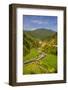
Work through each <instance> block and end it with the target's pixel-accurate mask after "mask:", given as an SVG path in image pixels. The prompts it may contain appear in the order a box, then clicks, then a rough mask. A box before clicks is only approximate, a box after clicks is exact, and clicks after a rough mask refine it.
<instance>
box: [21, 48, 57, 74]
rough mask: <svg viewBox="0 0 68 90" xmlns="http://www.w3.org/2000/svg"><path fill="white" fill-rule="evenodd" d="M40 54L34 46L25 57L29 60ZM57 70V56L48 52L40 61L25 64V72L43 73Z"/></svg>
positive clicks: (25, 59)
mask: <svg viewBox="0 0 68 90" xmlns="http://www.w3.org/2000/svg"><path fill="white" fill-rule="evenodd" d="M38 55H39V52H38V50H37V49H35V48H33V49H31V50H30V53H29V54H28V55H26V56H25V57H24V61H29V60H31V59H32V58H36V57H37V56H38ZM55 72H57V56H56V55H53V54H47V56H45V57H44V58H43V59H41V60H39V61H38V62H36V61H35V62H32V63H29V64H24V67H23V74H42V73H55Z"/></svg>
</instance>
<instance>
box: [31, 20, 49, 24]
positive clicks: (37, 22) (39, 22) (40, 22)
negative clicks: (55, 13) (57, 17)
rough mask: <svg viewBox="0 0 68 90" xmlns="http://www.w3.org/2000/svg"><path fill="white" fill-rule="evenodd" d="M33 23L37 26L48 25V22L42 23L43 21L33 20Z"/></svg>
mask: <svg viewBox="0 0 68 90" xmlns="http://www.w3.org/2000/svg"><path fill="white" fill-rule="evenodd" d="M32 23H36V24H48V22H47V21H41V20H32Z"/></svg>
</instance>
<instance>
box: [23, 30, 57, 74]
mask: <svg viewBox="0 0 68 90" xmlns="http://www.w3.org/2000/svg"><path fill="white" fill-rule="evenodd" d="M38 31H39V30H38ZM38 31H35V32H34V33H36V32H37V33H36V34H35V37H34V33H32V32H24V47H23V49H24V55H23V56H24V57H23V74H24V75H28V74H44V73H57V34H56V33H55V32H50V35H49V34H47V36H46V37H45V38H46V39H45V40H44V39H43V37H40V36H39V37H40V38H41V39H40V38H39V37H38V35H37V34H38ZM40 32H41V31H40ZM47 33H49V31H47ZM32 35H33V36H32ZM48 35H49V37H48ZM36 36H37V38H36ZM47 37H48V39H47ZM42 39H43V40H42Z"/></svg>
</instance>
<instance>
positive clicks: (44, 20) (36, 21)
mask: <svg viewBox="0 0 68 90" xmlns="http://www.w3.org/2000/svg"><path fill="white" fill-rule="evenodd" d="M23 27H24V30H31V31H32V30H35V29H38V28H45V29H51V30H53V31H57V17H56V16H36V15H24V16H23Z"/></svg>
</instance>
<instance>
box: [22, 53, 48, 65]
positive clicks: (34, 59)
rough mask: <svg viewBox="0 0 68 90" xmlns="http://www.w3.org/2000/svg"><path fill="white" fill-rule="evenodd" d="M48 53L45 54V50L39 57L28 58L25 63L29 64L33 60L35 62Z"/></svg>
mask: <svg viewBox="0 0 68 90" xmlns="http://www.w3.org/2000/svg"><path fill="white" fill-rule="evenodd" d="M46 55H47V54H45V53H44V52H42V53H41V54H40V55H39V56H38V57H36V58H33V59H31V60H29V61H28V60H27V61H25V62H24V64H28V63H32V62H35V61H38V60H41V59H42V58H44V57H45V56H46Z"/></svg>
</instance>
